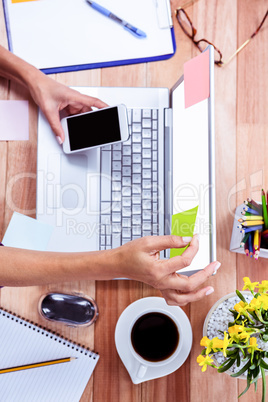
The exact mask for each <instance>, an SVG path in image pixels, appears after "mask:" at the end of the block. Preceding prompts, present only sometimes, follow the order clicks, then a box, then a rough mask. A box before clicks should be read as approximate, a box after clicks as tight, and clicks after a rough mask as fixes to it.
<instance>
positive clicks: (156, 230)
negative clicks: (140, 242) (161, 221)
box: [153, 224, 159, 234]
mask: <svg viewBox="0 0 268 402" xmlns="http://www.w3.org/2000/svg"><path fill="white" fill-rule="evenodd" d="M158 232H159V227H158V225H157V224H153V234H158Z"/></svg>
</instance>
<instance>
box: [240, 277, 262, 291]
mask: <svg viewBox="0 0 268 402" xmlns="http://www.w3.org/2000/svg"><path fill="white" fill-rule="evenodd" d="M243 281H244V284H245V285H244V287H243V290H247V289H248V290H250V291H251V292H254V289H255V288H256V287H257V286H258V285H259V282H251V281H250V279H249V277H248V276H245V277H244V278H243Z"/></svg>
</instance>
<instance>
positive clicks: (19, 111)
mask: <svg viewBox="0 0 268 402" xmlns="http://www.w3.org/2000/svg"><path fill="white" fill-rule="evenodd" d="M28 139H29V106H28V101H24V100H0V141H26V140H28Z"/></svg>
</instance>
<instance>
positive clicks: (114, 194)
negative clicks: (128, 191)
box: [112, 191, 121, 201]
mask: <svg viewBox="0 0 268 402" xmlns="http://www.w3.org/2000/svg"><path fill="white" fill-rule="evenodd" d="M112 200H113V201H121V192H119V191H113V192H112Z"/></svg>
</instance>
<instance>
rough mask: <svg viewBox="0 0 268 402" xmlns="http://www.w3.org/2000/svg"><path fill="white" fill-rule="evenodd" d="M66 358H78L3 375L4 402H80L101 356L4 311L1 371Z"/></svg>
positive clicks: (0, 327)
mask: <svg viewBox="0 0 268 402" xmlns="http://www.w3.org/2000/svg"><path fill="white" fill-rule="evenodd" d="M64 357H76V358H77V359H75V360H74V361H72V362H68V363H60V364H54V365H51V366H45V367H38V368H32V369H28V370H22V371H16V372H13V373H5V374H0V390H1V391H0V400H1V402H7V401H12V402H17V401H20V402H21V401H38V402H48V401H49V402H53V401H55V402H56V401H57V402H61V401H64V402H68V401H69V402H76V401H79V400H80V398H81V396H82V394H83V391H84V389H85V387H86V385H87V382H88V380H89V378H90V376H91V374H92V372H93V370H94V368H95V366H96V363H97V361H98V359H99V355H98V354H96V353H93V352H92V351H90V350H88V349H86V348H85V347H82V346H79V345H77V344H75V343H74V342H71V341H68V340H66V339H64V338H62V337H60V336H58V335H55V334H54V333H52V332H50V331H48V330H45V329H43V328H41V327H39V326H38V325H36V324H32V323H31V322H28V321H26V320H24V319H22V318H20V317H19V316H16V315H14V314H11V313H9V312H7V311H5V310H3V309H0V368H8V367H14V366H22V365H26V364H32V363H37V362H42V361H48V360H54V359H60V358H64Z"/></svg>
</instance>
